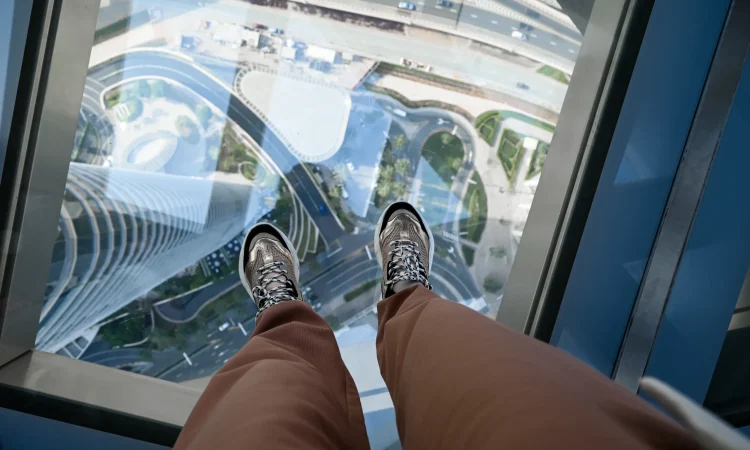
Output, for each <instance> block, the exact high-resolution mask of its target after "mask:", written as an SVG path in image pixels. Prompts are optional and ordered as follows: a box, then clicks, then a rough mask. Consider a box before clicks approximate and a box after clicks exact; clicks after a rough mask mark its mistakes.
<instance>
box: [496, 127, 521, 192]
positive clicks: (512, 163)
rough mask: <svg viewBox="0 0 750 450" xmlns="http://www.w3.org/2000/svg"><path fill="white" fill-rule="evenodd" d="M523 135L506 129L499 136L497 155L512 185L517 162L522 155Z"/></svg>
mask: <svg viewBox="0 0 750 450" xmlns="http://www.w3.org/2000/svg"><path fill="white" fill-rule="evenodd" d="M523 151H524V148H523V137H522V136H520V135H519V134H517V133H516V132H515V131H513V130H508V129H506V130H505V131H503V135H502V136H501V137H500V146H499V147H498V149H497V157H498V158H499V159H500V162H501V163H502V165H503V169H504V170H505V176H506V177H507V178H508V182H509V183H510V184H511V185H513V183H514V182H515V178H516V172H517V171H518V164H519V163H520V162H521V157H522V156H523Z"/></svg>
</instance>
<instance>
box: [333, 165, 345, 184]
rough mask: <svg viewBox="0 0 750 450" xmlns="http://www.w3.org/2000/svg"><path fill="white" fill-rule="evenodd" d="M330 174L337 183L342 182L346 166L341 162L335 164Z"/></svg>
mask: <svg viewBox="0 0 750 450" xmlns="http://www.w3.org/2000/svg"><path fill="white" fill-rule="evenodd" d="M331 176H332V177H333V179H334V180H335V181H336V182H337V183H343V181H344V178H346V166H344V165H343V164H337V165H336V167H334V168H333V173H332V174H331Z"/></svg>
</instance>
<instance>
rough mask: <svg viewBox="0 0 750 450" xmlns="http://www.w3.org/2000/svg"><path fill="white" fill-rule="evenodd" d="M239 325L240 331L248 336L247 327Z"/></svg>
mask: <svg viewBox="0 0 750 450" xmlns="http://www.w3.org/2000/svg"><path fill="white" fill-rule="evenodd" d="M239 325H240V331H242V334H244V335H245V336H247V331H245V327H243V326H242V324H239Z"/></svg>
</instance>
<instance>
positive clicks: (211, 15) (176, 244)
mask: <svg viewBox="0 0 750 450" xmlns="http://www.w3.org/2000/svg"><path fill="white" fill-rule="evenodd" d="M563 3H565V2H563ZM583 3H585V2H576V5H575V6H577V7H582V4H583ZM397 5H398V2H395V1H384V0H383V1H381V0H358V1H352V2H348V1H347V2H337V1H329V0H314V1H313V0H308V1H307V2H305V4H300V3H296V2H292V1H286V0H253V1H250V2H240V1H228V0H227V1H206V2H200V1H191V0H182V1H176V0H170V1H167V0H164V1H155V0H150V1H132V2H127V1H118V0H105V1H103V3H102V8H101V11H100V15H99V25H98V31H97V33H96V38H95V42H94V47H93V49H92V54H91V61H90V69H89V76H88V79H87V82H86V88H85V93H84V97H83V99H82V105H81V112H80V116H79V121H78V131H77V134H76V139H75V143H74V146H73V151H72V156H71V165H70V172H69V175H68V183H67V188H66V192H65V200H64V204H63V208H62V211H61V214H60V222H59V237H58V239H57V242H56V244H55V248H54V257H53V262H52V269H51V273H50V278H49V284H48V288H47V293H46V298H45V303H44V311H43V314H42V318H41V328H40V331H39V337H38V342H37V346H38V347H39V348H40V349H43V350H47V351H51V352H57V353H59V354H62V355H67V356H70V357H74V358H81V359H84V360H87V361H91V362H95V363H100V364H106V365H109V366H113V367H118V368H121V369H124V370H131V371H135V372H139V373H143V374H147V375H150V376H154V377H159V378H163V379H166V380H172V381H178V382H186V381H189V380H194V379H200V378H203V377H207V376H209V375H211V374H212V373H213V372H214V371H216V370H217V369H218V368H219V367H220V366H221V365H222V364H223V363H224V362H225V361H226V360H227V359H228V358H229V357H231V356H232V355H233V354H234V353H235V352H236V351H237V350H238V349H239V348H240V347H241V346H242V345H243V344H244V343H245V342H246V341H247V336H249V334H250V333H252V331H253V328H254V318H255V307H254V305H253V304H252V302H250V301H249V299H248V295H247V294H246V293H245V291H244V290H243V288H242V286H241V285H240V283H239V278H238V276H237V273H236V271H237V261H238V249H239V240H238V239H240V238H241V236H242V235H243V232H244V231H245V230H247V229H248V228H249V227H250V226H251V225H253V224H254V223H256V222H257V221H260V220H267V221H271V222H274V223H276V224H277V225H279V226H280V227H281V228H283V229H284V230H285V231H286V232H287V233H288V234H289V236H290V237H291V238H292V241H293V243H294V244H295V246H296V248H297V250H298V254H299V258H300V260H301V261H302V271H301V280H302V283H303V286H304V288H303V291H304V295H305V296H306V298H307V299H308V300H309V301H310V303H311V304H312V305H313V306H314V308H315V309H316V310H317V311H318V312H319V313H320V314H322V315H323V316H324V317H325V318H326V319H327V320H328V322H329V323H330V324H331V326H332V327H333V328H334V330H336V335H337V338H338V340H339V343H340V345H341V347H342V351H343V353H344V358H345V359H347V361H351V360H352V359H351V358H350V357H351V352H358V351H371V350H372V351H373V354H374V338H375V333H376V327H375V325H376V316H375V312H374V308H373V306H374V304H375V302H376V300H377V299H378V295H379V290H378V286H377V283H378V281H377V280H378V277H379V275H380V274H379V268H378V266H377V263H376V261H375V260H374V254H373V248H372V232H373V229H374V226H375V222H376V220H377V218H378V216H379V215H380V212H381V211H382V208H383V207H384V206H386V205H387V204H388V203H390V202H391V201H393V200H396V199H408V200H409V201H411V202H412V203H413V204H415V205H416V206H417V207H418V208H419V210H420V211H421V212H422V213H423V214H424V216H425V218H426V219H427V220H428V221H429V223H430V225H431V227H432V228H433V231H434V234H435V236H436V240H437V242H436V259H435V262H434V266H433V268H432V270H433V276H432V282H433V286H434V289H435V291H436V292H437V293H439V294H441V295H442V296H445V297H447V298H451V299H455V300H456V301H458V302H461V303H463V304H465V305H467V306H468V307H471V308H474V309H476V310H478V311H481V312H483V313H486V314H488V315H490V316H494V313H495V312H496V311H497V308H498V305H499V302H500V301H501V298H502V292H503V286H504V285H505V282H506V279H507V277H508V273H509V271H510V267H511V264H512V262H513V259H514V256H515V253H516V249H517V246H518V242H519V239H520V237H521V234H522V231H523V228H524V223H525V220H526V216H527V213H528V211H529V207H530V205H531V201H532V198H533V195H534V191H535V188H536V185H537V183H538V180H539V176H540V172H541V171H542V170H543V168H544V162H545V158H546V156H547V151H548V148H549V143H550V140H551V139H552V135H553V133H554V130H555V124H556V123H557V119H558V115H559V113H560V107H561V105H562V100H563V97H564V95H565V91H566V88H567V84H568V81H569V77H570V73H571V72H572V69H573V65H574V61H575V59H576V57H577V55H578V51H579V48H580V44H581V34H580V32H579V31H578V28H577V26H585V22H586V20H585V19H582V17H587V15H588V14H587V12H586V11H585V8H583V10H581V11H577V10H573V9H566V7H565V5H563V7H562V9H561V6H560V4H558V3H557V2H555V1H553V0H544V1H541V0H504V1H487V0H485V1H482V0H464V1H461V0H455V1H448V2H446V1H437V2H436V1H435V0H425V1H424V2H422V1H420V2H415V3H407V5H409V6H408V7H403V5H402V7H398V6H397ZM568 14H569V15H570V17H572V18H573V19H571V18H569V15H568ZM574 22H575V23H574ZM372 364H373V370H372V371H373V373H374V375H373V376H374V377H377V378H378V380H370V379H364V378H362V379H358V380H357V384H358V385H359V387H360V390H362V391H363V392H364V391H366V390H368V388H372V389H376V388H378V387H379V386H378V383H381V384H380V386H382V380H379V375H378V372H377V369H375V367H376V366H375V358H374V356H373V358H372ZM355 372H358V371H356V370H355ZM355 377H356V376H355Z"/></svg>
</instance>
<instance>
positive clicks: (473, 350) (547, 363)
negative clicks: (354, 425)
mask: <svg viewBox="0 0 750 450" xmlns="http://www.w3.org/2000/svg"><path fill="white" fill-rule="evenodd" d="M378 321H379V327H378V338H377V352H378V362H379V364H380V369H381V373H382V375H383V378H384V379H385V382H386V385H387V386H388V389H389V390H390V392H391V397H392V398H393V403H394V405H395V408H396V421H397V425H398V430H399V434H400V436H401V440H402V443H403V446H404V448H405V449H421V448H430V449H459V448H471V449H482V448H493V449H495V448H512V449H540V448H576V449H578V448H592V449H601V448H606V449H615V448H622V449H650V448H681V449H682V448H697V445H696V443H695V442H694V440H693V439H692V438H691V437H690V436H689V435H688V434H687V433H686V432H685V431H684V430H683V429H682V428H680V427H679V426H678V425H677V424H675V423H674V422H672V420H671V419H669V418H667V417H666V416H664V415H662V414H661V413H660V412H659V411H657V410H656V409H655V408H653V407H651V406H650V405H649V404H648V403H646V402H645V401H643V400H641V399H640V398H638V397H637V396H635V395H633V394H632V393H630V392H628V391H626V390H625V389H623V388H621V387H619V386H617V385H616V384H614V383H613V382H612V381H611V380H609V379H608V378H606V377H604V376H602V375H601V374H599V373H598V372H596V371H595V370H593V369H591V368H589V367H588V366H586V365H585V364H583V363H581V362H579V361H578V360H576V359H574V358H572V357H571V356H569V355H567V354H565V353H564V352H562V351H560V350H558V349H556V348H554V347H552V346H550V345H547V344H545V343H542V342H540V341H537V340H535V339H532V338H530V337H528V336H525V335H522V334H519V333H516V332H514V331H512V330H510V329H508V328H506V327H504V326H502V325H499V324H498V323H496V322H495V321H493V320H491V319H489V318H487V317H484V316H482V315H481V314H479V313H477V312H475V311H472V310H471V309H469V308H467V307H465V306H463V305H460V304H457V303H454V302H450V301H447V300H444V299H441V298H439V297H438V296H437V295H435V294H433V293H432V292H431V291H429V290H427V289H425V288H423V287H421V286H420V287H417V288H410V289H407V290H405V291H402V292H400V293H398V294H396V295H394V296H392V297H390V298H388V299H386V300H384V301H382V302H381V303H380V304H379V305H378Z"/></svg>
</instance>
